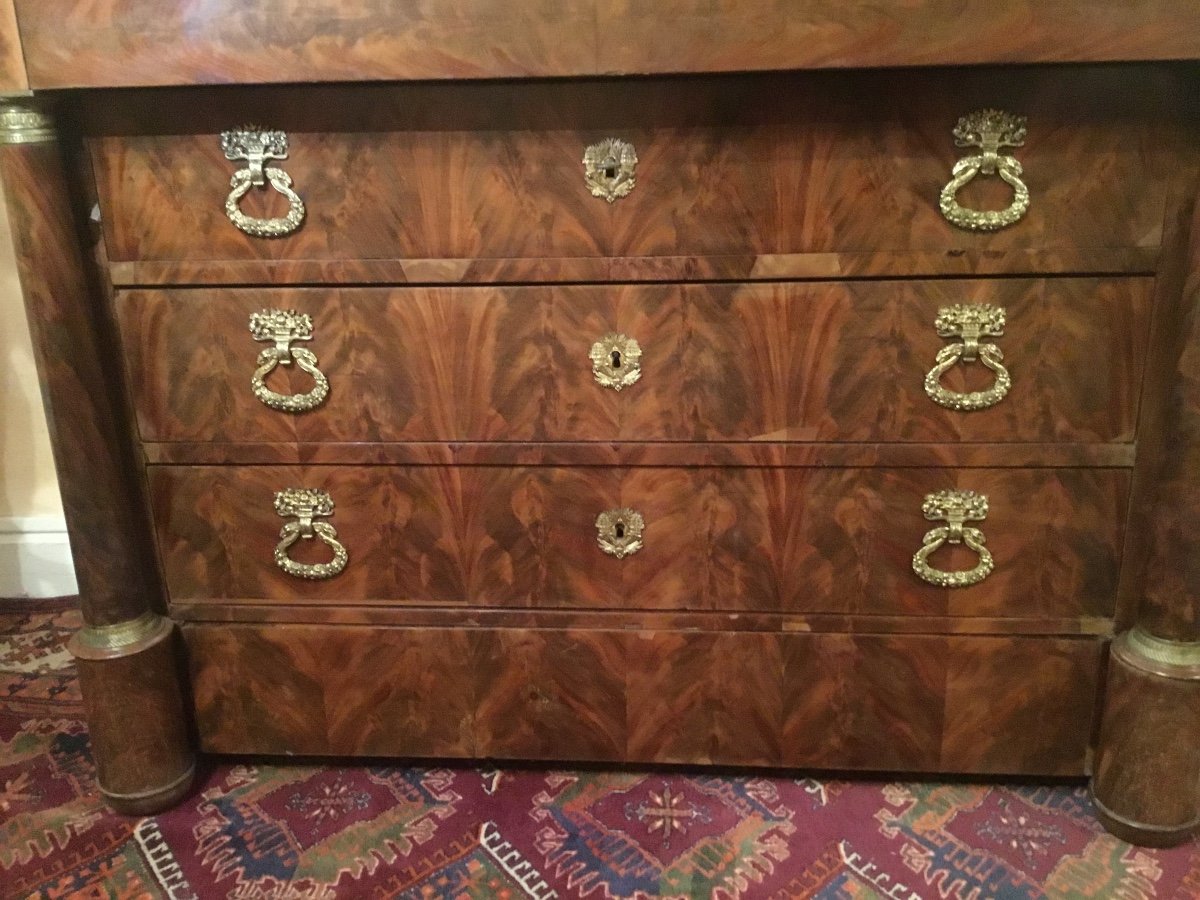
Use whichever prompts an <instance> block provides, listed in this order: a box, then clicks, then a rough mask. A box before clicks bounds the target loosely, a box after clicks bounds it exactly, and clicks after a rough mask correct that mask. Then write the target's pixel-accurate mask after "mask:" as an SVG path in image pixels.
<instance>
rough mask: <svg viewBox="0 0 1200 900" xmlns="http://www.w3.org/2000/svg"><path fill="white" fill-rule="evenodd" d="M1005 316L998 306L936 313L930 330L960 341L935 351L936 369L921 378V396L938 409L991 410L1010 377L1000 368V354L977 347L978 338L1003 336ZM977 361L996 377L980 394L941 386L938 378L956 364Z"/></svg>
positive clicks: (991, 348) (984, 346) (955, 308)
mask: <svg viewBox="0 0 1200 900" xmlns="http://www.w3.org/2000/svg"><path fill="white" fill-rule="evenodd" d="M1004 324H1005V312H1004V310H1003V309H1001V308H1000V307H998V306H990V305H986V304H984V305H980V306H967V305H963V304H958V305H955V306H944V307H942V308H941V309H939V310H938V314H937V319H935V320H934V323H933V326H934V328H936V329H937V333H938V336H939V337H944V338H961V343H954V344H949V345H947V346H945V347H943V348H942V349H941V350H939V351H938V354H937V357H936V365H934V367H933V368H932V369H930V370H929V374H928V375H926V376H925V393H926V394H928V395H929V397H930V399H931V400H933V402H934V403H936V404H938V405H939V406H944V407H946V408H947V409H957V410H961V411H968V410H973V409H987V408H988V407H989V406H995V405H996V404H997V403H999V402H1000V401H1001V400H1003V399H1004V398H1005V396H1007V394H1008V392H1009V389H1010V388H1012V376H1011V375H1009V374H1008V369H1006V368H1004V363H1003V360H1004V354H1003V352H1001V350H1000V348H999V347H997V346H996V345H995V344H989V343H980V340H979V339H980V338H984V337H1002V336H1003V335H1004ZM976 360H978V361H979V362H981V363H983V364H984V365H985V366H987V367H988V368H989V369H991V370H992V371H993V372H995V373H996V380H995V382H994V383H993V384H992V386H991V387H990V388H988V389H987V390H984V391H971V392H970V393H967V394H960V393H958V392H956V391H950V390H947V389H946V388H944V387H943V386H942V375H943V374H945V373H946V372H948V371H949V370H950V369H952V368H954V366H955V365H957V364H958V363H959V362H964V363H968V362H975V361H976Z"/></svg>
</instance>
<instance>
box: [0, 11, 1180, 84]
mask: <svg viewBox="0 0 1200 900" xmlns="http://www.w3.org/2000/svg"><path fill="white" fill-rule="evenodd" d="M17 9H18V12H19V14H20V21H21V28H22V32H23V35H24V39H25V49H26V53H27V55H28V57H29V68H30V74H31V79H32V84H33V86H34V87H35V88H63V87H84V86H101V85H114V86H133V85H146V84H188V83H225V82H258V81H351V80H369V79H413V78H415V79H438V78H502V77H514V76H525V75H528V76H564V75H597V74H611V73H627V74H636V73H646V72H689V71H714V70H722V71H743V70H748V69H796V68H809V67H833V68H853V67H861V66H904V65H930V64H937V65H946V64H974V63H986V62H1070V61H1086V60H1134V59H1194V58H1196V57H1197V56H1200V36H1198V32H1200V14H1198V13H1197V10H1196V7H1195V5H1194V4H1192V3H1190V2H1188V0H1134V2H1125V3H1120V4H1115V3H1111V2H1104V0H1040V2H1037V3H1034V2H1031V0H1009V2H1005V3H1004V4H1003V5H1002V6H1000V7H997V5H996V4H995V3H994V2H989V0H915V2H908V3H904V4H861V3H839V2H837V0H818V2H809V3H805V4H803V5H802V6H797V5H796V4H794V3H788V2H785V0H756V2H754V3H751V4H735V3H731V2H723V3H712V2H701V0H665V2H663V0H653V2H651V0H568V2H565V3H564V2H554V0H537V2H525V3H521V4H512V3H505V2H502V0H454V2H445V0H441V2H436V3H435V2H411V3H404V4H379V3H373V2H369V0H350V2H345V0H342V2H333V0H315V2H314V0H306V2H300V0H254V2H249V3H248V2H245V0H239V2H233V0H206V2H204V3H200V2H195V0H192V2H185V3H178V4H172V5H166V6H164V5H163V4H162V3H158V2H155V0H109V2H105V3H102V4H94V3H87V2H83V0H17Z"/></svg>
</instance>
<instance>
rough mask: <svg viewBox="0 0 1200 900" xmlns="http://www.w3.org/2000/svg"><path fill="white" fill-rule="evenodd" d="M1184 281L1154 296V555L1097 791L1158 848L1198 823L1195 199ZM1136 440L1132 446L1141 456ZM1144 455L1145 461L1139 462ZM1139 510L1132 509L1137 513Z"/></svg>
mask: <svg viewBox="0 0 1200 900" xmlns="http://www.w3.org/2000/svg"><path fill="white" fill-rule="evenodd" d="M1180 224H1181V226H1182V229H1183V233H1184V234H1185V235H1186V234H1190V239H1189V241H1188V253H1187V264H1186V269H1185V272H1184V274H1183V278H1182V290H1181V291H1179V292H1178V293H1177V295H1176V296H1174V297H1171V296H1169V294H1168V296H1165V297H1164V296H1163V295H1162V294H1161V293H1160V297H1159V299H1160V301H1162V300H1166V301H1167V302H1166V303H1162V304H1160V306H1161V307H1164V308H1160V309H1158V310H1156V312H1155V315H1156V317H1157V318H1158V319H1159V323H1158V324H1157V325H1156V328H1155V332H1156V334H1155V340H1154V342H1153V344H1154V345H1153V347H1152V354H1153V356H1152V362H1151V365H1152V367H1153V369H1154V370H1155V376H1156V377H1157V379H1158V383H1156V384H1155V383H1151V384H1150V385H1148V388H1149V389H1148V390H1147V392H1146V397H1145V402H1146V403H1147V404H1149V406H1148V409H1147V411H1146V415H1145V416H1144V417H1143V424H1144V425H1145V423H1147V422H1148V423H1149V424H1150V427H1149V428H1148V429H1147V428H1145V427H1143V431H1147V432H1149V434H1148V435H1147V437H1148V441H1147V442H1148V443H1149V444H1150V445H1151V446H1148V447H1147V448H1146V450H1147V452H1148V453H1149V454H1150V456H1149V466H1148V467H1147V469H1146V470H1145V472H1139V478H1148V479H1151V483H1152V487H1151V488H1150V489H1148V490H1144V489H1140V490H1139V491H1138V494H1139V495H1140V498H1141V500H1140V502H1141V503H1142V504H1148V505H1147V507H1146V508H1145V509H1144V510H1143V511H1142V515H1141V516H1140V517H1139V518H1138V519H1135V520H1134V521H1131V523H1130V528H1141V527H1145V528H1146V534H1147V536H1148V540H1149V554H1148V557H1147V566H1146V570H1145V579H1144V593H1143V596H1142V599H1141V603H1140V605H1139V609H1138V616H1137V623H1136V625H1135V626H1134V627H1133V628H1132V629H1130V630H1129V631H1127V632H1125V633H1124V634H1121V635H1119V636H1118V637H1117V638H1116V640H1114V641H1113V645H1112V655H1111V658H1110V661H1109V668H1108V683H1107V688H1106V692H1105V702H1104V717H1103V720H1102V723H1101V731H1100V744H1099V747H1098V752H1097V755H1096V763H1095V767H1094V772H1093V777H1092V794H1093V799H1094V800H1095V801H1096V805H1097V807H1098V808H1099V810H1100V814H1101V818H1102V819H1103V821H1104V824H1105V826H1106V827H1107V828H1108V829H1109V830H1110V831H1111V832H1113V833H1114V834H1116V835H1117V836H1118V837H1120V838H1123V839H1125V840H1127V841H1130V842H1131V843H1135V844H1145V845H1147V846H1158V847H1165V846H1171V845H1173V844H1178V843H1182V842H1183V841H1185V840H1187V839H1188V838H1189V837H1191V836H1192V835H1193V834H1195V832H1196V830H1197V828H1198V827H1200V205H1197V206H1196V207H1195V209H1194V210H1193V215H1192V217H1191V223H1190V228H1189V226H1188V223H1187V222H1181V223H1180ZM1141 451H1142V448H1141V447H1139V456H1140V455H1141ZM1139 462H1140V460H1139ZM1135 512H1138V511H1136V510H1135Z"/></svg>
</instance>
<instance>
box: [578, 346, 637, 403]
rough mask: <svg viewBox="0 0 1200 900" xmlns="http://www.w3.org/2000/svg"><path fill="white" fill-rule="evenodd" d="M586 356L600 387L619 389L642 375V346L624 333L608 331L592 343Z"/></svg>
mask: <svg viewBox="0 0 1200 900" xmlns="http://www.w3.org/2000/svg"><path fill="white" fill-rule="evenodd" d="M588 356H589V357H591V360H592V374H593V375H594V376H595V377H596V383H597V384H599V385H600V386H601V387H606V388H612V389H613V390H614V391H620V390H622V389H624V388H627V387H629V386H630V385H631V384H636V383H637V381H638V379H639V378H641V377H642V348H641V347H640V346H638V342H637V341H635V340H634V339H633V338H631V337H627V336H626V335H623V334H614V333H613V332H609V333H608V334H606V335H605V336H604V337H602V338H600V340H598V341H596V343H594V344H592V349H591V350H590V351H589V352H588Z"/></svg>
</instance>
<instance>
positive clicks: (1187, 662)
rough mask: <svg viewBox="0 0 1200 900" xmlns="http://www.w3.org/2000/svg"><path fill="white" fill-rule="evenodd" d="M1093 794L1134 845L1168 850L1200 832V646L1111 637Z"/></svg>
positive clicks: (1108, 820)
mask: <svg viewBox="0 0 1200 900" xmlns="http://www.w3.org/2000/svg"><path fill="white" fill-rule="evenodd" d="M1092 798H1093V800H1094V801H1095V803H1096V808H1097V810H1098V812H1099V814H1100V819H1101V821H1102V822H1103V823H1104V826H1105V828H1107V829H1108V830H1109V831H1111V832H1112V833H1113V834H1114V835H1116V836H1117V837H1119V838H1121V839H1122V840H1125V841H1128V842H1129V843H1131V844H1139V845H1142V846H1146V847H1171V846H1174V845H1176V844H1181V843H1183V842H1184V841H1186V840H1188V839H1189V838H1190V837H1191V836H1192V835H1194V834H1195V833H1196V832H1197V830H1198V829H1200V643H1184V642H1180V641H1166V640H1162V639H1160V638H1155V637H1153V636H1151V635H1149V634H1148V633H1146V632H1145V631H1143V630H1141V629H1140V628H1134V629H1133V630H1132V631H1128V632H1126V633H1125V634H1122V635H1120V636H1119V637H1118V638H1117V639H1116V640H1115V641H1114V642H1113V646H1112V654H1111V657H1110V660H1109V667H1108V686H1107V690H1106V696H1105V704H1104V719H1103V722H1102V724H1101V729H1100V745H1099V747H1098V750H1097V753H1096V766H1095V771H1094V773H1093V776H1092Z"/></svg>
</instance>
